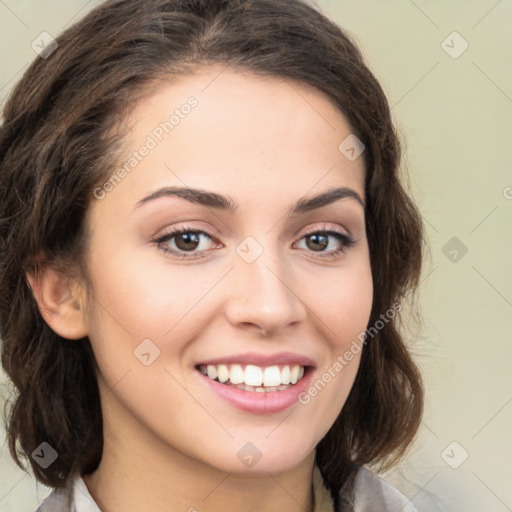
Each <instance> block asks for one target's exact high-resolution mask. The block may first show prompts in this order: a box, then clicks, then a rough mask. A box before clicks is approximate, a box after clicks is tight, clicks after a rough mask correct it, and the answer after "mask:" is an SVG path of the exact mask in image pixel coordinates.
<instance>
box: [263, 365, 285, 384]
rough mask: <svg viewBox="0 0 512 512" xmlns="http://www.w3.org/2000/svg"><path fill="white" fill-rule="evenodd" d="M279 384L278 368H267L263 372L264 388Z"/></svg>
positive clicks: (279, 373) (279, 374)
mask: <svg viewBox="0 0 512 512" xmlns="http://www.w3.org/2000/svg"><path fill="white" fill-rule="evenodd" d="M279 384H281V372H280V371H279V366H268V367H267V368H265V371H264V372H263V385H264V386H265V387H269V386H279Z"/></svg>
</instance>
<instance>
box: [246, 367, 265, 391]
mask: <svg viewBox="0 0 512 512" xmlns="http://www.w3.org/2000/svg"><path fill="white" fill-rule="evenodd" d="M244 382H245V383H246V384H247V385H248V386H261V385H262V384H263V372H262V371H261V368H260V367H259V366H254V365H252V364H248V365H247V366H246V367H245V373H244Z"/></svg>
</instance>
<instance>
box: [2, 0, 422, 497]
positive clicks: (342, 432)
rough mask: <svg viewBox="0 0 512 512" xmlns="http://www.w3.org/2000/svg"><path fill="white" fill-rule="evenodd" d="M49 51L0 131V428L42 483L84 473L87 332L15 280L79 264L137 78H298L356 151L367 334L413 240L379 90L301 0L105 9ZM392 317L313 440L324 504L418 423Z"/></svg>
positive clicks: (95, 438) (218, 0)
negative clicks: (368, 289)
mask: <svg viewBox="0 0 512 512" xmlns="http://www.w3.org/2000/svg"><path fill="white" fill-rule="evenodd" d="M57 43H58V47H57V49H56V50H55V51H54V53H52V54H51V55H46V58H42V57H38V58H37V59H36V60H35V61H34V62H33V63H32V65H31V66H30V67H29V69H28V70H27V71H26V72H25V74H24V76H23V78H22V79H21V80H20V82H19V83H18V84H17V86H16V87H15V88H14V90H13V92H12V94H11V96H10V98H9V99H8V101H7V103H6V105H5V109H4V112H3V125H2V126H1V128H0V191H1V197H2V201H1V204H0V289H1V294H0V336H1V338H2V342H3V343H2V365H3V368H4V369H5V371H6V372H7V374H8V375H9V377H10V378H11V380H12V382H13V384H14V386H15V387H16V390H17V392H16V396H15V398H14V399H13V401H12V403H11V407H10V410H9V413H8V416H7V420H6V425H7V434H8V440H9V448H10V452H11V454H12V456H13V458H14V459H15V461H16V463H17V464H18V465H20V467H22V468H23V469H25V468H24V467H23V465H22V463H21V461H20V456H21V455H23V456H25V457H26V458H27V459H28V461H29V462H30V464H31V466H32V469H33V471H34V473H35V476H36V478H37V479H38V480H39V481H41V482H42V483H44V484H46V485H49V486H51V487H61V486H63V485H65V484H66V483H67V481H68V480H69V478H70V477H71V476H72V475H74V474H75V473H76V472H80V473H81V474H86V473H89V472H92V471H93V470H94V469H95V468H96V467H97V465H98V464H99V461H100V458H101V453H102V448H103V436H102V417H101V408H100V397H99V392H98V387H97V382H96V378H95V368H96V362H95V359H94V356H93V353H92V350H91V346H90V341H89V340H88V338H84V339H82V340H79V341H77V342H73V343H69V342H67V343H66V342H63V339H62V338H61V337H60V336H58V335H57V334H56V333H55V332H53V331H52V330H51V329H50V328H49V326H48V325H47V324H46V323H45V322H44V320H43V319H42V317H41V315H40V313H39V310H38V307H37V304H36V302H35V299H34V296H33V294H32V291H31V289H30V286H29V284H28V281H27V278H26V274H27V273H31V272H36V271H37V269H38V268H41V266H42V265H44V264H53V265H58V266H61V267H63V268H66V269H68V270H69V271H71V270H72V269H76V268H80V269H83V268H84V262H83V261H82V260H83V255H84V254H86V251H84V247H86V244H87V239H86V231H85V226H84V224H85V215H86V213H87V209H88V205H89V203H90V201H91V200H93V197H92V191H93V190H94V189H95V187H97V186H99V185H101V184H102V183H104V182H105V179H106V176H108V175H109V174H110V173H112V172H113V170H114V169H115V165H116V158H118V157H119V154H118V153H119V151H118V150H119V147H120V145H119V144H120V140H121V137H120V127H121V126H122V123H123V119H124V118H125V116H126V115H127V113H128V112H129V110H128V107H127V106H131V107H133V106H134V104H135V102H136V101H140V99H141V98H143V97H144V94H149V93H150V92H151V90H152V87H150V85H154V84H158V83H161V82H163V81H166V82H167V83H169V80H171V79H172V77H173V76H177V75H179V74H183V73H187V72H193V71H194V70H195V69H198V67H199V66H201V65H208V64H212V63H220V64H221V65H226V66H230V67H231V68H233V69H242V70H248V71H250V72H252V73H257V74H260V75H266V76H276V77H284V78H287V79H291V80H296V81H299V82H302V83H305V84H310V85H312V86H314V87H316V88H317V89H318V90H320V91H322V92H324V93H325V94H326V95H327V96H328V97H329V98H330V99H331V100H333V101H334V103H335V104H336V105H337V106H338V107H339V109H340V111H341V112H342V113H343V114H344V115H345V116H346V118H347V120H348V121H349V123H350V125H351V127H352V129H353V132H354V133H355V134H356V136H357V137H358V138H359V139H360V140H361V141H362V142H363V143H364V145H365V146H366V150H365V153H364V158H365V166H366V177H365V195H366V198H367V201H366V211H365V219H366V231H367V237H368V243H369V248H370V259H371V270H372V276H373V282H374V300H373V305H372V311H371V316H370V322H369V325H374V324H375V323H376V322H377V321H378V320H379V318H381V315H382V314H383V313H385V312H386V311H388V310H390V308H392V307H393V305H394V304H397V303H398V302H400V301H401V300H402V299H403V298H404V297H406V296H408V295H409V293H410V292H412V293H414V292H415V291H416V290H417V286H418V280H419V275H420V270H421V260H422V247H423V242H424V231H423V225H422V222H421V217H420V215H419V213H418V211H417V209H416V207H415V205H414V203H413V202H412V201H411V199H410V198H409V196H408V194H407V193H406V191H405V190H404V187H403V186H402V184H401V182H400V176H399V166H400V160H401V145H400V142H399V139H398V136H397V133H396V131H395V128H394V126H393V123H392V120H391V114H390V109H389V105H388V102H387V100H386V97H385V94H384V92H383V91H382V89H381V87H380V85H379V83H378V81H377V80H376V78H375V77H374V75H373V74H372V73H371V72H370V71H369V69H368V68H367V66H366V65H365V62H364V59H363V57H362V56H361V53H360V51H359V50H358V48H357V46H356V44H355V43H354V42H353V41H352V40H351V38H350V37H349V36H348V35H347V34H346V33H345V32H344V31H343V30H342V29H340V27H338V26H337V25H336V24H335V23H333V22H331V21H329V20H328V19H327V18H326V17H325V16H324V15H323V14H322V13H321V12H319V11H318V10H316V9H315V8H313V7H312V6H310V5H308V3H306V1H305V0H152V1H147V0H116V1H107V2H105V3H104V4H102V5H101V6H100V7H98V8H96V9H94V10H93V11H91V12H90V13H89V14H88V15H87V16H86V17H85V18H84V19H83V20H81V21H80V22H79V23H77V24H76V25H74V26H72V27H71V28H69V29H68V30H66V31H65V32H64V33H63V34H61V35H60V36H59V37H58V38H57ZM340 142H341V141H340ZM398 321H399V316H395V317H394V318H393V319H391V320H390V321H387V322H386V323H385V325H384V326H383V328H382V329H380V330H379V331H378V333H376V334H375V336H374V337H373V338H372V339H371V340H367V341H368V343H366V344H365V346H364V349H363V351H362V356H361V364H360V368H359V371H358V374H357V377H356V379H355V382H354V385H353V388H352V390H351V392H350V395H349V397H348V399H347V402H346V403H345V405H344V407H343V409H342V411H341V413H340V415H339V417H338V418H337V420H336V421H335V423H334V425H333V426H332V428H331V429H330V430H329V432H328V433H327V434H326V436H325V437H324V438H323V439H322V440H321V442H320V443H319V445H318V447H317V463H318V465H319V467H320V469H321V472H322V474H323V476H324V479H325V482H326V485H327V486H328V488H329V489H330V491H331V494H332V495H333V497H334V498H335V500H336V499H337V495H338V493H339V490H340V487H341V486H342V484H343V482H344V480H345V479H346V478H347V476H348V475H349V474H350V472H351V471H352V469H353V468H354V467H355V465H356V464H369V463H371V464H377V463H378V464H380V467H381V468H387V467H390V466H391V465H392V464H393V463H395V462H396V461H397V460H398V459H399V458H400V457H402V456H403V454H404V453H405V450H406V449H407V447H408V446H409V445H410V444H411V442H412V440H413V439H414V436H415V434H416V432H417V429H418V427H419V424H420V421H421V415H422V410H423V387H422V381H421V376H420V373H419V371H418V368H417V367H416V365H415V363H414V362H413V360H412V358H411V355H410V353H409V350H408V349H407V347H406V343H405V337H404V335H403V334H402V333H401V332H400V330H399V328H398ZM4 414H5V413H4ZM43 441H46V442H48V443H49V444H50V445H51V446H52V447H54V448H55V449H56V451H57V452H58V454H59V457H58V458H57V460H56V461H55V462H54V463H53V464H51V465H50V466H49V467H48V468H46V469H43V468H42V467H40V466H39V465H38V464H37V463H35V462H34V461H33V460H32V458H31V457H30V454H31V453H32V452H33V450H34V449H35V448H36V447H37V446H38V445H39V444H40V443H41V442H43ZM18 442H19V445H20V447H21V451H20V452H18V451H17V443H18Z"/></svg>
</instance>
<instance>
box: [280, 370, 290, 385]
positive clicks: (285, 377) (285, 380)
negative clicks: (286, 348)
mask: <svg viewBox="0 0 512 512" xmlns="http://www.w3.org/2000/svg"><path fill="white" fill-rule="evenodd" d="M281 384H290V367H289V366H285V367H284V368H283V369H282V370H281Z"/></svg>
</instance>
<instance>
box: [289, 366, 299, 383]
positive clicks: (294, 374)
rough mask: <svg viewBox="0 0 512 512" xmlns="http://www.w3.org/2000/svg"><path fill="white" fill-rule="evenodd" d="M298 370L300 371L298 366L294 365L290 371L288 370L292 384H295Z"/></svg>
mask: <svg viewBox="0 0 512 512" xmlns="http://www.w3.org/2000/svg"><path fill="white" fill-rule="evenodd" d="M299 371H300V366H297V365H295V366H294V367H293V368H292V371H291V372H290V382H291V383H292V384H297V380H298V379H299Z"/></svg>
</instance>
